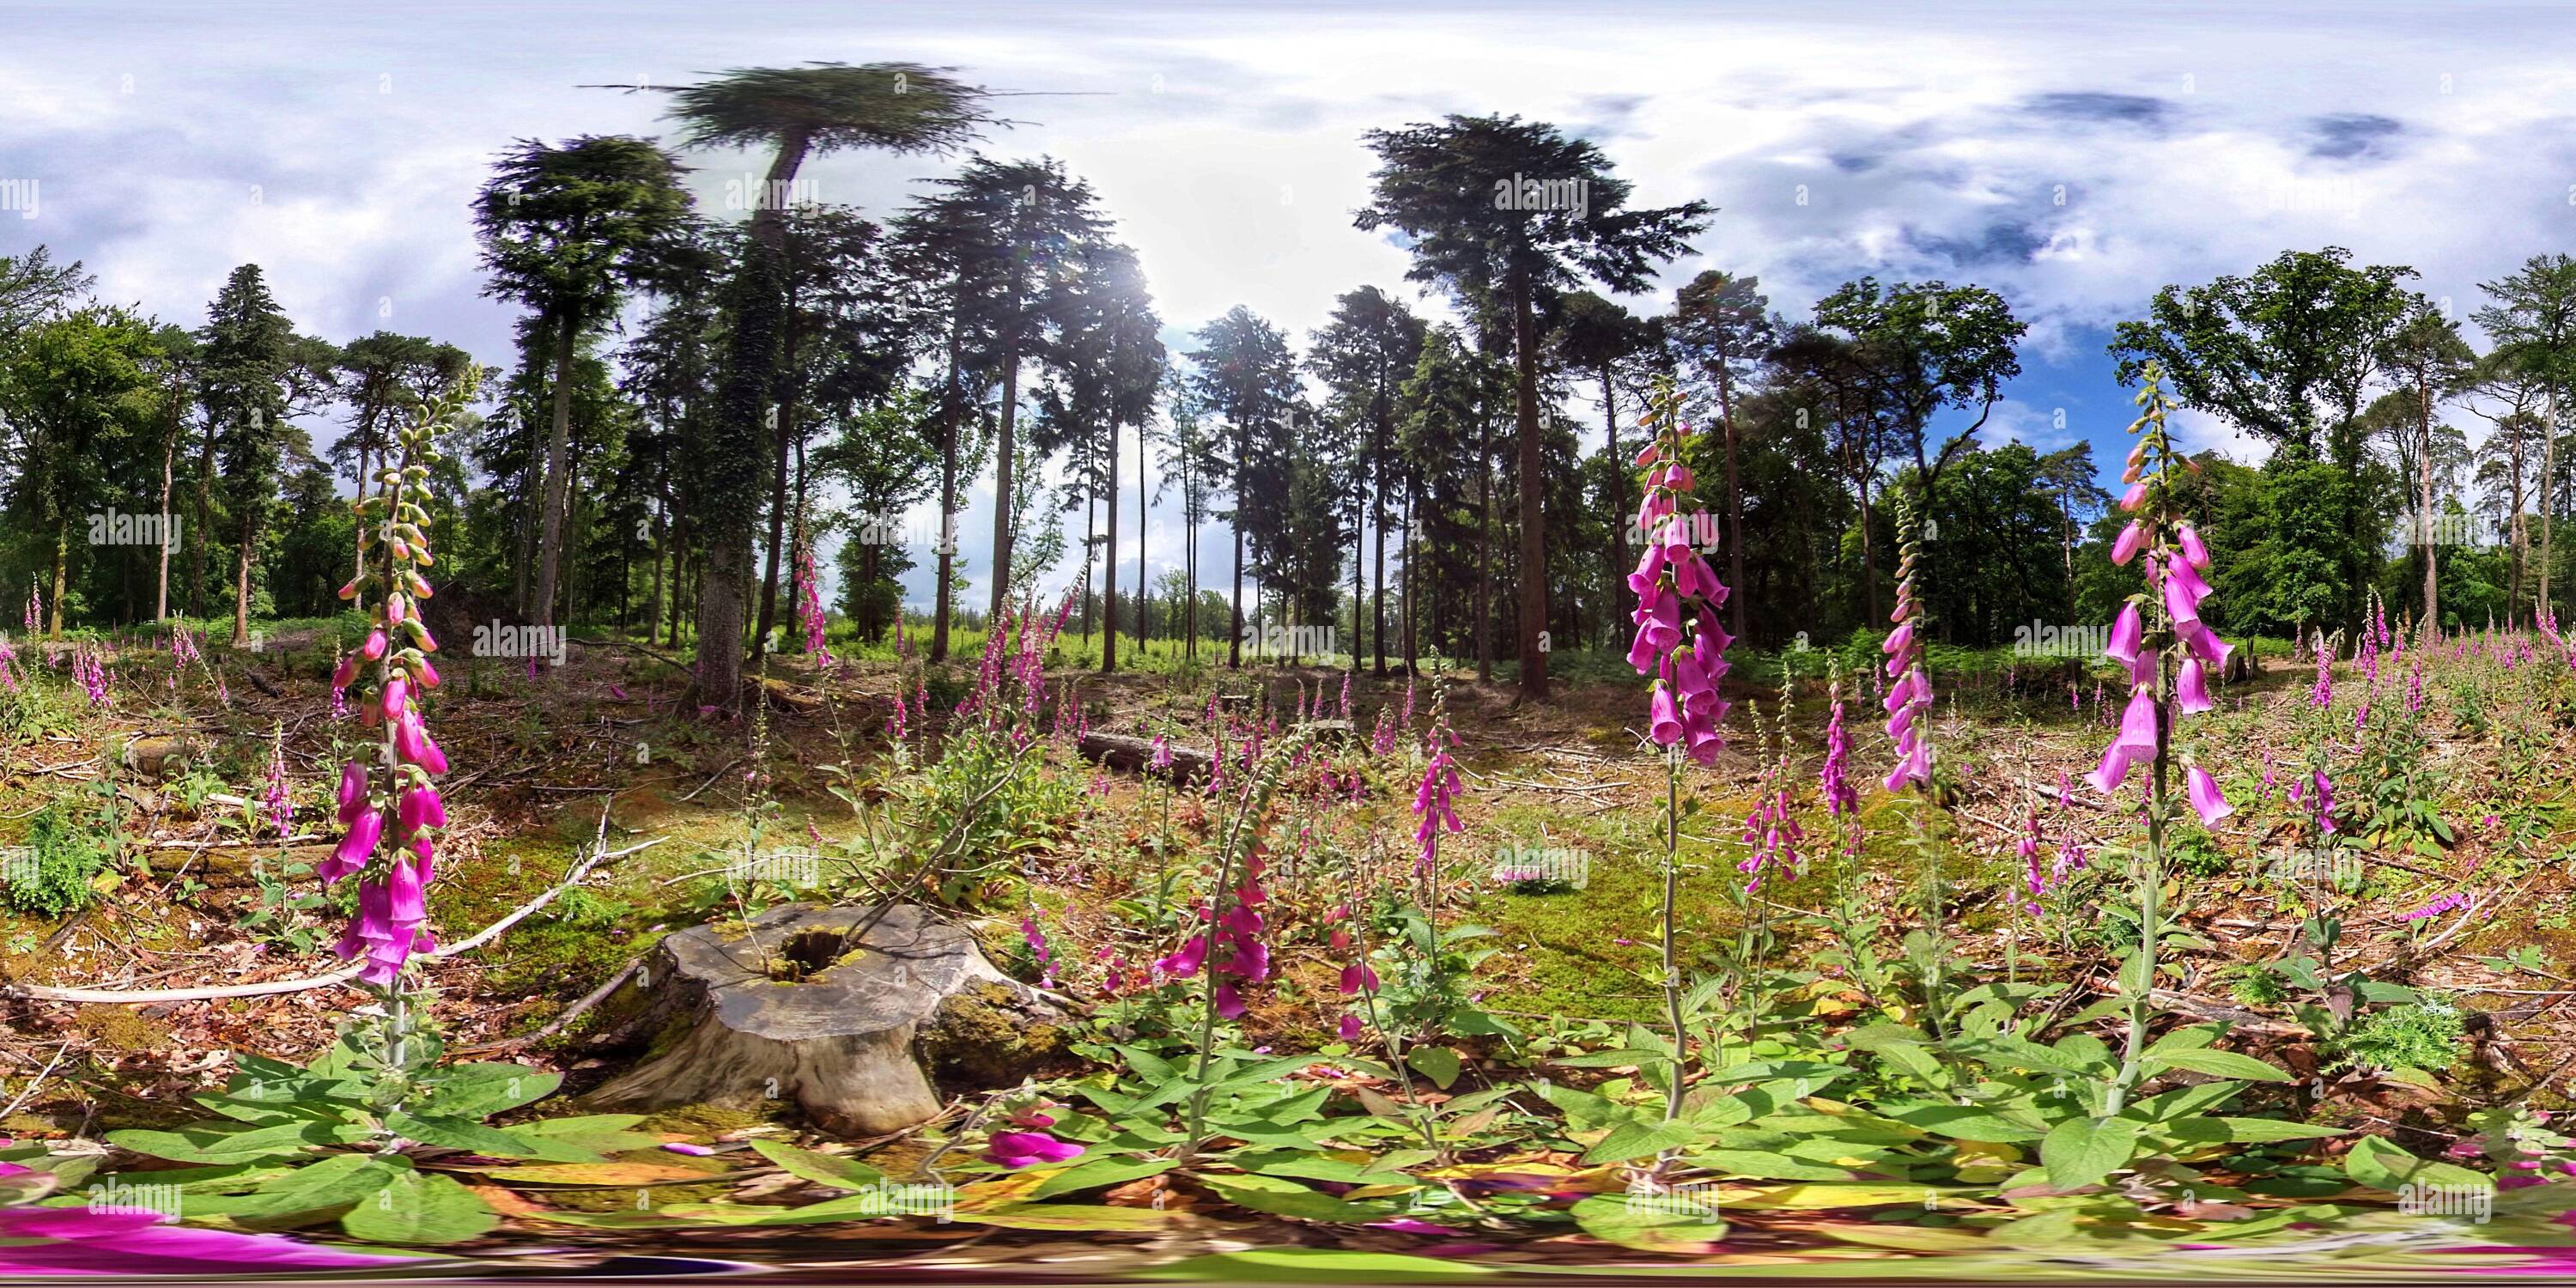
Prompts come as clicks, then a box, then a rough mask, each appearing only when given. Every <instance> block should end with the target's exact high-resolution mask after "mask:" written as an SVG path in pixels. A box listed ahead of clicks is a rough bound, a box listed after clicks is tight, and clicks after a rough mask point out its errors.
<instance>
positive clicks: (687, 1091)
mask: <svg viewBox="0 0 2576 1288" xmlns="http://www.w3.org/2000/svg"><path fill="white" fill-rule="evenodd" d="M871 912H872V909H869V908H865V907H824V906H822V905H818V904H810V903H791V904H783V905H781V906H779V907H776V908H772V909H770V910H769V911H767V912H765V913H762V914H761V915H760V916H758V917H755V918H753V919H752V922H751V925H750V928H749V930H748V931H745V930H743V929H740V928H736V929H733V930H730V931H727V930H720V929H719V928H717V927H714V926H698V927H693V928H691V929H688V930H684V931H681V932H679V933H678V934H675V935H672V936H670V937H668V938H666V939H664V940H663V941H662V942H661V943H660V944H659V945H657V946H656V947H655V949H654V952H653V955H652V957H651V959H650V960H649V961H648V963H647V964H646V966H645V967H644V968H643V969H642V970H641V971H639V972H638V973H637V976H636V978H635V980H634V981H633V982H631V983H629V984H628V985H627V986H626V988H625V989H624V990H621V991H622V992H624V993H626V994H628V995H629V996H628V997H625V998H613V999H612V1000H611V1003H610V1006H611V1009H612V1010H619V1009H630V1008H640V1013H639V1014H638V1016H637V1020H636V1022H637V1024H638V1025H639V1026H640V1027H641V1029H642V1031H645V1032H649V1033H654V1034H656V1035H657V1036H656V1037H655V1038H654V1041H653V1047H652V1050H651V1052H650V1053H649V1055H648V1057H647V1059H646V1060H645V1062H644V1063H643V1065H642V1066H641V1067H639V1068H637V1069H635V1070H634V1071H632V1072H630V1073H627V1074H625V1075H624V1076H622V1077H619V1078H617V1079H615V1080H614V1081H611V1082H610V1083H608V1084H607V1085H605V1086H603V1087H601V1088H599V1089H598V1090H597V1091H594V1092H592V1093H591V1094H590V1096H589V1100H590V1101H591V1102H592V1103H595V1104H598V1105H601V1106H633V1107H642V1108H668V1107H671V1106H674V1105H688V1104H712V1105H718V1106H723V1107H727V1108H733V1109H741V1110H751V1111H756V1110H758V1109H759V1108H760V1107H761V1106H762V1104H763V1103H764V1102H774V1101H780V1100H786V1101H793V1102H794V1103H795V1104H796V1105H797V1107H798V1108H800V1109H802V1110H804V1112H805V1114H806V1116H807V1117H808V1118H810V1119H811V1120H813V1121H814V1122H815V1123H816V1124H818V1125H820V1126H821V1127H823V1128H824V1129H825V1130H827V1131H831V1132H834V1133H837V1134H839V1135H843V1136H848V1137H854V1138H855V1137H868V1136H881V1135H884V1134H886V1133H888V1132H895V1131H901V1130H903V1129H905V1128H907V1127H913V1126H917V1125H919V1124H921V1123H924V1122H928V1121H929V1120H930V1119H932V1118H934V1117H937V1116H938V1114H939V1112H940V1110H941V1108H942V1106H943V1105H944V1104H945V1103H946V1094H949V1093H955V1092H961V1091H968V1090H975V1089H979V1088H984V1087H994V1086H1007V1085H1011V1084H1014V1083H1017V1082H1019V1081H1021V1080H1022V1079H1023V1078H1026V1077H1028V1076H1031V1075H1033V1074H1036V1073H1039V1072H1041V1070H1042V1066H1046V1065H1048V1064H1049V1063H1050V1062H1051V1061H1053V1060H1054V1059H1055V1058H1056V1057H1058V1055H1059V1054H1060V1052H1061V1049H1062V1045H1063V1039H1062V1037H1061V1036H1060V1032H1059V1029H1058V1025H1059V1024H1060V1022H1061V1021H1062V1019H1063V1015H1062V1013H1061V1012H1059V1011H1057V1010H1056V1009H1055V1008H1054V1007H1053V1006H1051V1005H1050V1004H1048V1003H1047V1002H1046V1001H1045V999H1044V998H1042V997H1040V996H1039V995H1038V993H1037V992H1036V990H1034V989H1031V988H1029V987H1028V986H1027V985H1025V984H1021V983H1019V982H1018V981H1016V980H1013V979H1010V978H1009V977H1007V976H1005V975H1003V974H1002V973H1001V972H1000V971H998V970H996V969H994V967H993V964H992V963H991V962H989V961H987V960H986V959H985V957H984V954H983V951H982V950H981V949H980V948H978V947H977V946H976V943H975V939H974V936H973V935H971V934H968V933H967V932H966V930H965V929H964V928H962V927H959V926H956V925H953V924H950V923H947V922H942V921H939V920H937V919H935V918H933V917H932V916H931V915H930V914H929V913H927V912H925V911H924V910H923V909H921V908H919V907H915V906H913V905H910V904H898V905H895V906H894V907H892V908H891V909H888V910H887V912H886V914H885V916H883V917H882V918H880V919H878V920H877V922H876V924H875V925H874V926H873V927H871V928H870V929H869V930H868V933H867V935H866V938H865V939H864V940H862V941H860V942H859V943H858V944H856V945H854V946H850V947H849V948H848V950H847V951H843V949H844V943H845V937H846V936H847V935H848V934H849V932H850V931H851V929H852V928H853V927H855V926H858V925H859V924H861V923H862V922H865V921H866V920H867V919H868V917H869V915H870V914H871ZM621 1004H622V1005H621Z"/></svg>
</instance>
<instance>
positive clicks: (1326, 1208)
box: [1199, 1176, 1394, 1224]
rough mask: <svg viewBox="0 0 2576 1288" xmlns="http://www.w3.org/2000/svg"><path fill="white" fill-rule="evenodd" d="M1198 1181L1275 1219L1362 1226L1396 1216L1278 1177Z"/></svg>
mask: <svg viewBox="0 0 2576 1288" xmlns="http://www.w3.org/2000/svg"><path fill="white" fill-rule="evenodd" d="M1199 1179H1201V1180H1202V1181H1205V1182H1206V1183H1207V1186H1208V1188H1210V1189H1213V1190H1215V1191H1216V1192H1217V1193H1218V1194H1219V1195H1221V1196H1223V1197H1224V1198H1225V1200H1226V1201H1227V1202H1229V1203H1233V1204H1236V1205H1238V1206H1241V1207H1248V1208H1251V1209H1252V1210H1253V1211H1255V1212H1268V1213H1270V1214H1272V1215H1273V1216H1292V1217H1296V1218H1298V1219H1299V1220H1302V1221H1333V1222H1340V1223H1344V1224H1362V1223H1366V1222H1369V1221H1383V1220H1386V1219H1387V1218H1388V1217H1390V1216H1393V1215H1394V1209H1393V1208H1391V1207H1389V1206H1387V1205H1386V1204H1383V1203H1353V1202H1350V1201H1348V1200H1346V1199H1338V1198H1335V1197H1333V1196H1332V1195H1330V1194H1326V1193H1324V1192H1322V1191H1320V1190H1310V1189H1308V1188H1306V1187H1305V1186H1303V1185H1299V1184H1297V1183H1296V1182H1294V1181H1286V1180H1280V1179H1278V1178H1276V1177H1270V1176H1204V1177H1201V1178H1199Z"/></svg>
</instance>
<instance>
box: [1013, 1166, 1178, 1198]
mask: <svg viewBox="0 0 2576 1288" xmlns="http://www.w3.org/2000/svg"><path fill="white" fill-rule="evenodd" d="M1180 1165H1181V1161H1180V1160H1179V1159H1177V1158H1116V1157H1111V1156H1105V1155H1104V1156H1102V1157H1099V1158H1093V1159H1088V1160H1085V1161H1084V1162H1083V1163H1081V1164H1080V1165H1079V1166H1075V1167H1068V1168H1066V1169H1064V1170H1063V1171H1061V1172H1058V1173H1056V1174H1055V1175H1053V1176H1050V1177H1048V1178H1046V1179H1045V1180H1043V1181H1040V1182H1039V1183H1038V1187H1037V1188H1036V1189H1034V1190H1031V1191H1029V1197H1030V1198H1032V1199H1051V1198H1054V1197H1055V1196H1056V1195H1059V1194H1071V1193H1073V1192H1075V1191H1077V1190H1090V1189H1098V1188H1099V1187H1101V1186H1103V1185H1124V1184H1126V1183H1127V1182H1129V1181H1133V1180H1138V1179H1141V1178H1143V1177H1147V1176H1159V1175H1161V1174H1162V1173H1164V1172H1168V1171H1170V1170H1172V1169H1173V1168H1175V1167H1178V1166H1180Z"/></svg>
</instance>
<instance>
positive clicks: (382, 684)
mask: <svg viewBox="0 0 2576 1288" xmlns="http://www.w3.org/2000/svg"><path fill="white" fill-rule="evenodd" d="M471 396H472V381H471V379H470V378H469V379H468V380H466V381H464V382H461V383H460V384H459V385H458V386H457V387H455V388H452V389H451V390H450V392H449V393H448V394H447V395H446V396H445V397H444V398H442V399H441V400H440V401H439V402H438V403H437V404H435V405H433V406H432V407H430V408H428V409H426V410H425V411H424V413H423V414H422V416H421V417H420V418H419V419H418V420H416V421H414V422H413V423H412V424H410V425H408V426H405V427H404V428H403V429H402V430H400V431H399V432H398V433H397V435H396V453H397V460H396V463H394V464H391V465H389V466H387V467H386V468H384V469H382V470H380V471H378V472H377V474H376V476H375V482H376V483H377V484H378V490H377V492H376V493H375V495H373V496H366V497H362V498H361V499H360V500H359V501H358V503H357V505H356V513H357V527H358V542H359V551H360V556H361V560H362V563H361V567H362V568H363V569H364V571H363V572H361V573H360V575H359V576H358V577H357V578H356V579H354V580H352V581H351V582H350V583H349V584H348V585H346V586H343V587H341V589H340V597H341V598H342V599H355V598H358V597H360V596H365V597H366V598H367V599H369V600H371V601H372V602H373V604H374V608H375V616H376V625H375V628H374V629H373V630H370V631H369V632H368V634H367V638H366V642H365V643H364V644H362V645H361V646H360V648H359V650H358V653H357V654H355V655H353V656H352V657H351V658H349V659H347V660H344V661H343V663H342V673H341V674H340V675H337V676H334V677H333V678H334V679H335V680H339V681H345V683H343V684H342V685H340V686H339V687H341V688H343V689H345V688H346V687H347V684H354V683H356V682H357V681H358V679H359V677H358V675H357V674H356V671H357V667H356V663H357V662H358V661H361V660H363V661H367V662H372V663H374V664H375V667H376V675H375V683H374V693H373V695H372V696H371V697H369V698H366V699H363V700H361V701H360V702H359V703H357V707H358V712H359V717H360V720H361V722H362V723H363V724H364V725H366V726H367V727H370V728H381V729H382V730H383V736H382V741H381V742H380V743H379V744H378V747H377V752H376V756H375V757H374V760H375V763H374V764H373V765H368V764H364V763H361V762H360V761H355V760H353V761H350V762H348V763H346V764H344V765H343V766H342V767H341V774H340V789H339V792H338V800H339V807H340V808H339V818H340V821H341V822H342V823H343V824H345V825H346V826H347V827H348V829H349V830H348V831H347V832H346V833H345V834H344V835H343V836H342V837H341V840H340V844H339V846H338V848H336V849H335V850H334V851H333V852H332V855H331V857H330V858H329V859H327V860H325V861H324V862H323V863H321V864H318V865H316V869H315V872H316V875H317V876H319V877H321V879H322V880H323V882H324V883H325V884H332V883H336V882H338V881H340V880H343V879H345V878H352V877H354V878H355V879H356V880H357V882H358V917H357V920H355V921H353V922H351V923H350V925H349V927H348V929H347V930H346V931H345V932H343V933H342V934H341V936H340V941H339V942H338V943H337V944H335V945H333V948H332V951H334V952H336V953H338V954H339V955H340V956H341V957H343V958H363V959H364V964H363V966H362V967H361V969H360V970H359V972H358V978H359V979H361V980H363V981H365V982H367V983H369V984H372V985H375V986H377V987H379V988H383V989H385V990H387V991H388V992H389V993H393V994H395V995H397V996H398V995H399V988H398V981H399V979H400V977H401V974H402V970H403V966H404V965H405V963H407V962H408V961H409V960H410V959H411V957H412V955H413V954H415V953H424V952H429V951H431V950H432V949H434V948H435V947H436V940H435V939H434V938H433V937H432V936H431V934H430V932H429V925H428V923H429V908H428V886H429V882H430V880H431V878H432V876H433V875H434V870H435V864H436V855H437V838H438V835H439V832H440V830H441V829H443V828H444V827H445V826H446V824H447V806H446V803H445V802H444V801H443V800H441V799H440V797H439V793H438V788H437V786H436V785H435V784H434V783H433V782H432V781H431V780H432V779H434V778H436V777H437V776H438V775H441V774H444V773H446V772H447V768H448V765H447V756H446V753H445V752H443V751H441V750H440V749H439V746H438V743H437V742H436V741H435V740H434V739H432V738H431V737H430V735H429V729H428V726H427V724H426V722H425V720H424V718H423V716H422V713H421V709H420V702H421V698H422V697H423V696H424V695H425V694H426V693H427V692H428V691H429V690H431V689H434V688H436V687H437V686H438V682H439V681H438V672H437V670H436V668H434V667H432V666H431V665H430V664H429V655H430V654H431V653H434V652H436V651H437V650H438V641H437V640H436V639H435V638H433V637H432V636H431V634H430V631H429V627H428V625H427V623H425V622H423V621H422V620H421V615H420V611H419V605H420V602H421V601H422V600H425V599H428V598H429V597H430V594H431V589H430V585H429V578H428V576H427V575H426V572H425V570H426V569H428V568H430V567H432V566H433V565H434V563H435V560H434V559H433V557H432V556H431V553H430V542H429V535H428V532H427V530H426V529H427V527H428V524H429V521H430V516H429V511H428V510H427V509H426V508H425V507H424V502H426V501H427V500H428V499H429V496H430V493H429V490H428V489H427V487H426V486H425V484H426V482H427V480H428V478H429V472H430V466H431V465H432V464H434V463H435V462H436V461H437V460H438V459H439V455H440V454H439V451H438V449H437V447H436V446H435V443H434V441H433V440H434V438H435V435H436V433H437V430H438V428H439V427H440V426H441V425H442V424H443V423H445V422H446V420H447V419H448V418H449V417H451V416H452V415H454V413H455V412H456V411H457V410H459V409H460V408H462V407H463V405H464V403H465V401H466V399H468V398H470V397H471Z"/></svg>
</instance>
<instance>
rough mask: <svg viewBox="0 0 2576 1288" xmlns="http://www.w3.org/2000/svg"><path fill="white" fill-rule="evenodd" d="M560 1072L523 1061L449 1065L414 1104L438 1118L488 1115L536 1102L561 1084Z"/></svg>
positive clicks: (416, 1108) (420, 1110)
mask: <svg viewBox="0 0 2576 1288" xmlns="http://www.w3.org/2000/svg"><path fill="white" fill-rule="evenodd" d="M562 1083H563V1076H562V1075H561V1074H553V1073H548V1072H546V1071H545V1070H543V1069H531V1068H529V1067H528V1066H526V1065H524V1064H458V1065H450V1066H448V1068H447V1069H446V1070H444V1071H443V1072H442V1073H441V1074H440V1075H439V1077H438V1080H437V1081H436V1082H435V1083H433V1084H431V1087H430V1092H429V1098H428V1099H426V1100H424V1101H422V1102H421V1103H420V1104H419V1105H418V1106H416V1107H415V1111H416V1112H419V1113H424V1114H437V1115H439V1116H441V1117H458V1118H488V1117H490V1116H491V1115H493V1114H497V1113H500V1112H501V1111H503V1110H505V1109H516V1108H518V1107H519V1106H521V1105H530V1104H535V1103H536V1102H538V1101H540V1100H543V1099H545V1098H546V1097H548V1096H551V1095H553V1094H554V1093H555V1088H556V1087H558V1086H560V1085H562Z"/></svg>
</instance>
